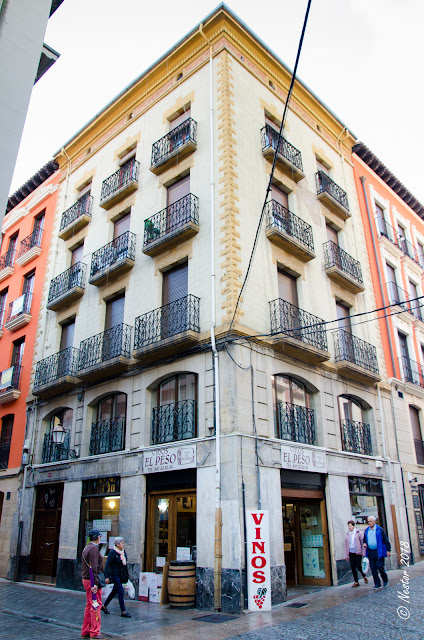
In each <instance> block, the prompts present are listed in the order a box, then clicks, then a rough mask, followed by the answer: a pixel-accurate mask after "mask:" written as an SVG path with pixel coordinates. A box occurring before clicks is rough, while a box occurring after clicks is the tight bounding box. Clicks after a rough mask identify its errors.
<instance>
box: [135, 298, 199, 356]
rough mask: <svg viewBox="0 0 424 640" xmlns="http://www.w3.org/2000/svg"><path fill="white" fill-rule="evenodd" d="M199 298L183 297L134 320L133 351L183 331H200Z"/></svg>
mask: <svg viewBox="0 0 424 640" xmlns="http://www.w3.org/2000/svg"><path fill="white" fill-rule="evenodd" d="M199 303H200V298H197V297H196V296H193V295H191V294H190V295H188V296H185V297H184V298H180V299H179V300H175V302H170V303H169V304H166V305H165V306H163V307H159V308H158V309H154V310H153V311H149V312H148V313H145V314H143V315H142V316H138V318H136V319H135V330H134V349H141V348H143V347H147V346H148V345H149V344H153V343H155V342H158V341H159V340H165V338H171V337H172V336H176V335H178V334H179V333H183V332H184V331H197V332H199V331H200V326H199Z"/></svg>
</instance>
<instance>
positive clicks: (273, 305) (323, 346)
mask: <svg viewBox="0 0 424 640" xmlns="http://www.w3.org/2000/svg"><path fill="white" fill-rule="evenodd" d="M269 305H270V314H271V333H272V334H273V335H274V334H278V336H276V337H275V338H274V339H273V345H274V346H275V348H277V349H278V350H279V351H282V352H283V353H285V354H286V355H288V356H291V357H293V358H297V359H299V360H303V361H304V362H309V363H311V364H318V363H320V362H324V361H325V360H328V359H329V358H330V354H329V352H328V345H327V334H326V331H325V325H324V321H323V320H322V319H321V318H317V317H316V316H313V315H312V314H311V313H308V312H307V311H303V309H299V308H298V307H296V306H295V305H293V304H291V303H290V302H286V301H285V300H282V299H281V298H277V300H272V301H271V302H270V303H269Z"/></svg>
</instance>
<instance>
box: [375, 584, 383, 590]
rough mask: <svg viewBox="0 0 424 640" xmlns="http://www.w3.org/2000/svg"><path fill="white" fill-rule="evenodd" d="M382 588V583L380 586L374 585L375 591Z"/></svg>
mask: <svg viewBox="0 0 424 640" xmlns="http://www.w3.org/2000/svg"><path fill="white" fill-rule="evenodd" d="M382 588H383V587H382V586H381V584H379V585H378V587H377V586H375V587H374V591H377V590H378V589H382Z"/></svg>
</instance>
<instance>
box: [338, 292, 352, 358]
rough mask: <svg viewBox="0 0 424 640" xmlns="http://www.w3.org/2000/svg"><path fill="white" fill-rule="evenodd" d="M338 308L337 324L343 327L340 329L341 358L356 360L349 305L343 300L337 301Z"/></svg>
mask: <svg viewBox="0 0 424 640" xmlns="http://www.w3.org/2000/svg"><path fill="white" fill-rule="evenodd" d="M336 310H337V325H338V327H339V329H341V331H339V346H340V359H341V360H348V361H349V362H355V353H354V346H353V340H352V325H351V323H350V310H349V307H347V306H346V305H345V304H342V303H341V302H336Z"/></svg>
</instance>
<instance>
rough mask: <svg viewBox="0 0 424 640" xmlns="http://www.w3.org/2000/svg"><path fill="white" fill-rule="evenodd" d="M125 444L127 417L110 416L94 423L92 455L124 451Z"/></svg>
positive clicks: (91, 441) (91, 443)
mask: <svg viewBox="0 0 424 640" xmlns="http://www.w3.org/2000/svg"><path fill="white" fill-rule="evenodd" d="M124 446H125V418H110V419H109V420H99V421H98V422H93V423H92V425H91V438H90V456H96V455H100V454H102V453H113V452H114V451H122V450H123V448H124Z"/></svg>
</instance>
